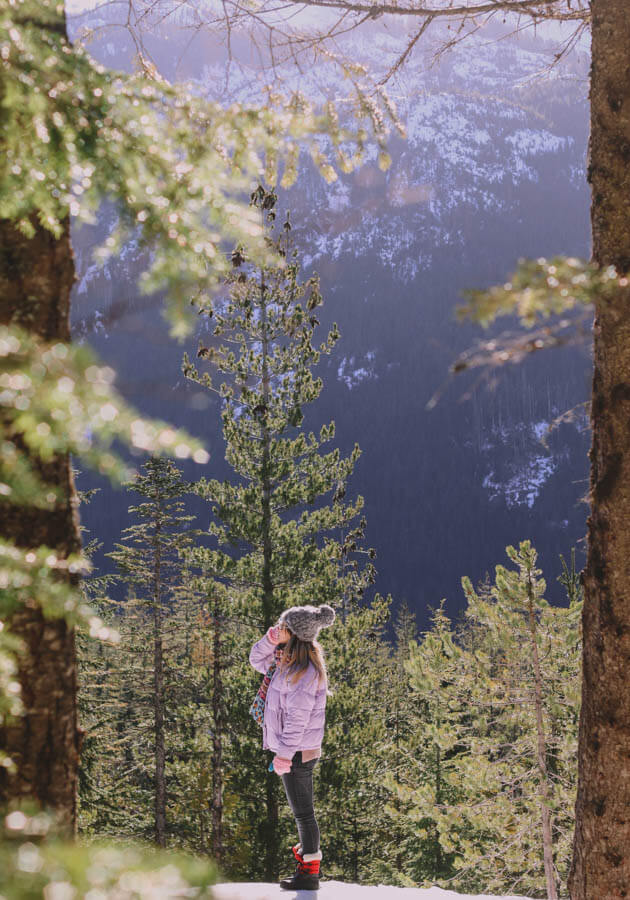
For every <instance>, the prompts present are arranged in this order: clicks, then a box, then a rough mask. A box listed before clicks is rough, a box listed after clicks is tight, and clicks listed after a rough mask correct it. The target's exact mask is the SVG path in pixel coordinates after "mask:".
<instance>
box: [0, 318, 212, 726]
mask: <svg viewBox="0 0 630 900" xmlns="http://www.w3.org/2000/svg"><path fill="white" fill-rule="evenodd" d="M0 358H1V359H2V363H3V372H2V374H1V375H0V408H1V409H2V438H1V441H0V443H1V448H2V453H1V455H0V497H1V500H2V501H3V502H6V503H10V504H12V505H17V506H22V507H24V508H25V509H26V508H27V507H30V508H38V509H42V510H44V511H54V510H55V508H57V507H58V506H62V505H63V504H64V503H66V502H67V499H66V498H65V497H64V496H63V491H62V489H61V487H59V486H57V485H55V484H53V483H50V482H48V481H46V482H44V481H43V480H42V478H41V474H40V471H41V470H40V468H39V466H40V463H47V462H50V460H51V459H52V458H53V457H54V456H55V455H57V454H65V453H72V454H76V455H80V456H81V457H82V458H83V459H84V460H85V461H86V462H87V463H88V464H90V465H92V466H93V467H94V468H96V469H97V470H98V471H100V472H101V473H102V474H105V475H108V476H109V477H110V478H112V479H113V480H115V481H117V480H120V479H122V478H124V477H126V476H128V475H129V474H131V469H130V468H129V466H128V465H127V464H125V463H124V462H123V460H122V458H121V457H120V455H119V454H118V453H116V452H115V451H114V450H113V449H112V444H113V443H114V441H116V440H120V441H124V442H125V443H127V444H130V445H131V446H133V447H136V448H137V449H138V450H143V451H146V450H148V451H151V452H153V453H162V452H170V453H174V454H175V455H176V456H179V457H192V458H193V459H195V460H196V461H197V462H203V461H205V460H206V459H207V458H208V454H207V453H206V451H205V450H204V449H203V448H202V446H201V444H200V443H199V441H197V440H195V439H194V438H192V437H190V436H189V435H188V434H186V433H185V432H183V431H181V430H176V429H173V428H171V427H170V426H168V425H165V424H164V423H161V422H158V421H148V420H146V419H143V418H141V417H140V416H138V414H137V413H136V412H135V411H134V410H133V409H132V408H131V407H129V406H128V405H127V404H126V403H125V402H124V400H123V399H122V397H121V396H120V395H119V394H118V393H117V392H116V390H115V389H114V387H113V385H112V381H113V376H114V373H113V371H112V370H111V369H110V368H109V367H107V366H99V365H97V364H96V362H95V360H94V357H93V355H92V354H91V353H90V351H89V350H88V349H87V348H86V347H73V346H71V345H68V344H64V343H62V342H57V343H53V344H44V343H42V342H41V341H38V340H36V339H35V338H34V337H33V336H31V335H29V334H28V333H27V332H25V331H23V330H22V329H19V328H8V327H6V326H0ZM89 570H90V564H89V560H88V558H87V556H86V555H85V554H81V553H75V554H70V555H65V556H64V555H63V554H61V553H59V551H56V550H53V549H51V548H49V547H45V546H34V547H26V548H23V547H17V546H15V544H14V543H13V542H12V541H11V540H8V539H4V538H3V539H1V540H0V587H1V588H2V592H1V595H0V596H1V599H0V620H5V619H6V618H7V617H8V616H10V615H11V614H12V613H13V612H14V611H15V610H16V609H17V608H19V607H20V606H21V605H22V604H24V603H27V602H33V601H36V602H37V603H38V604H39V605H40V606H41V608H42V610H43V611H44V614H45V615H46V616H63V617H65V618H66V619H67V620H68V621H69V622H70V623H72V624H74V625H78V626H80V627H82V628H84V629H85V630H86V632H87V633H89V634H90V635H91V636H92V637H98V638H101V639H103V638H108V637H109V631H108V629H107V628H106V627H105V626H104V625H103V622H102V621H101V619H100V618H99V616H97V615H96V614H95V612H94V610H93V609H91V607H90V605H89V604H88V603H86V602H85V599H84V598H83V597H82V596H81V594H80V592H79V591H78V590H77V579H78V577H79V576H81V575H86V574H87V573H88V572H89ZM18 649H19V645H18V644H17V643H16V642H15V641H14V640H12V639H11V638H10V636H9V635H8V634H7V633H6V631H4V630H0V653H1V654H2V656H1V660H2V663H1V665H2V672H3V673H4V677H2V678H0V697H3V698H4V699H2V700H0V715H1V714H2V711H3V710H4V711H9V710H11V711H13V712H17V711H18V708H19V707H18V706H17V704H16V695H15V690H14V688H15V687H16V682H15V681H14V680H13V679H12V678H10V679H9V680H8V681H7V679H8V678H9V675H10V674H11V673H13V674H14V673H15V668H14V663H13V662H12V659H13V654H14V653H15V652H16V651H17V650H18ZM5 690H6V691H7V692H8V693H7V694H6V695H5Z"/></svg>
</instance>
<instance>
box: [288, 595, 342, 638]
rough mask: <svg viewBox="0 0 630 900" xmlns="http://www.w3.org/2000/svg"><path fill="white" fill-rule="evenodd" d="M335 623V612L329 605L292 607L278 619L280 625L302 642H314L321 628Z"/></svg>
mask: <svg viewBox="0 0 630 900" xmlns="http://www.w3.org/2000/svg"><path fill="white" fill-rule="evenodd" d="M334 621H335V610H334V609H333V608H332V606H328V604H327V603H323V604H322V605H321V606H310V605H307V606H292V607H291V609H286V610H285V611H284V612H283V613H282V615H281V616H280V618H279V619H278V624H279V625H284V626H286V627H287V628H289V629H290V630H291V631H292V632H293V634H294V635H296V637H299V639H300V640H301V641H314V640H316V638H317V635H318V634H319V632H320V629H321V628H328V627H329V626H330V625H332V623H333V622H334Z"/></svg>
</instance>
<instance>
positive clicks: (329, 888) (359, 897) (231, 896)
mask: <svg viewBox="0 0 630 900" xmlns="http://www.w3.org/2000/svg"><path fill="white" fill-rule="evenodd" d="M212 892H213V894H214V896H215V898H216V900H278V898H280V897H290V898H291V900H297V898H301V900H337V898H340V900H528V898H527V897H516V896H514V895H512V894H510V895H509V896H508V895H507V894H506V895H505V896H504V897H496V896H493V897H491V896H490V894H477V895H476V896H472V895H468V894H466V895H464V894H456V893H455V892H454V891H444V890H442V889H441V888H436V887H432V888H400V887H391V886H390V885H386V884H379V885H360V884H345V883H344V882H342V881H322V882H321V883H320V889H319V891H297V892H286V891H283V890H282V889H281V888H280V887H279V886H278V885H277V884H258V883H253V884H251V883H250V884H247V883H243V884H217V885H215V886H214V887H213V889H212Z"/></svg>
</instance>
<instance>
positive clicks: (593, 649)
mask: <svg viewBox="0 0 630 900" xmlns="http://www.w3.org/2000/svg"><path fill="white" fill-rule="evenodd" d="M591 7H592V64H591V91H590V99H591V135H590V146H589V156H590V159H589V173H588V174H589V181H590V184H591V191H592V206H591V219H592V229H593V258H594V260H595V261H596V262H598V263H599V264H601V265H611V264H612V265H614V266H615V267H616V268H617V271H618V272H619V274H622V273H628V271H629V270H630V216H629V207H628V201H629V188H630V63H629V59H628V46H630V5H629V4H628V3H627V0H592V4H591ZM593 336H594V344H593V348H594V373H593V387H592V409H591V427H592V445H591V451H590V461H591V479H590V495H591V496H590V499H591V514H590V517H589V520H588V558H587V564H586V569H585V571H584V575H583V583H584V613H583V625H584V650H583V674H582V711H581V717H580V734H579V748H578V760H579V765H578V769H579V773H578V797H577V805H576V831H575V839H574V852H573V861H572V867H571V873H570V877H569V890H570V894H571V897H572V900H594V898H606V900H615V898H620V897H628V896H630V813H629V810H630V679H629V677H628V673H629V671H630V291H629V290H628V288H620V289H619V291H618V293H617V294H616V295H615V296H614V298H613V299H612V300H608V301H607V302H603V301H598V302H597V303H596V305H595V320H594V326H593Z"/></svg>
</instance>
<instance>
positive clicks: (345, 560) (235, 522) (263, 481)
mask: <svg viewBox="0 0 630 900" xmlns="http://www.w3.org/2000/svg"><path fill="white" fill-rule="evenodd" d="M252 205H253V206H254V207H255V208H256V209H258V210H259V212H260V215H261V218H262V220H263V221H264V222H265V223H266V226H267V228H268V230H269V242H270V247H272V248H273V249H274V250H275V253H276V255H279V256H280V257H281V258H282V259H283V260H284V264H283V265H281V266H279V265H275V264H274V265H269V266H266V267H265V266H263V267H260V266H253V265H251V264H250V263H249V262H248V260H247V258H246V256H245V253H244V251H243V249H237V250H236V251H235V252H234V254H233V257H232V261H233V273H232V276H231V277H230V279H229V281H228V289H229V290H228V297H227V299H226V301H225V304H224V306H223V307H222V308H221V309H220V310H215V311H214V313H213V312H212V311H210V310H206V313H207V314H208V315H213V322H214V328H213V336H214V339H215V340H214V341H213V342H212V344H211V345H210V346H201V347H200V348H199V351H198V354H197V355H198V358H200V359H205V360H208V361H209V362H210V363H211V364H212V365H213V366H214V367H216V369H217V370H218V372H219V373H220V374H221V375H222V376H223V377H224V378H225V380H224V381H223V382H222V383H221V384H220V385H219V386H218V387H215V384H214V382H213V379H212V377H211V375H210V373H209V372H203V373H200V372H199V371H198V369H197V367H196V366H195V365H193V364H192V362H191V361H190V359H189V358H188V356H185V357H184V363H183V370H184V373H185V374H186V376H187V377H188V378H190V379H191V380H193V381H195V382H196V383H197V384H200V385H202V386H204V387H206V388H208V389H209V390H213V391H216V392H217V393H218V395H219V396H220V398H221V400H222V402H223V407H222V414H221V415H222V422H223V435H224V438H225V441H226V459H227V461H228V463H229V464H230V466H231V467H232V469H233V470H234V472H235V475H236V480H234V481H233V482H229V481H223V482H220V481H217V480H206V479H201V480H200V481H199V482H197V484H196V487H195V490H196V492H197V493H198V494H199V496H201V497H203V498H204V499H206V500H207V501H209V502H210V503H212V511H213V514H214V519H213V521H212V522H211V525H210V529H209V530H210V533H211V534H212V535H213V536H214V537H215V538H216V544H217V546H216V548H211V549H210V548H205V547H196V548H195V549H194V550H193V551H190V552H189V553H188V554H187V555H188V559H189V560H190V562H191V564H192V565H193V566H195V567H199V568H200V569H201V570H202V571H203V573H204V575H205V576H206V577H207V578H208V579H209V581H211V582H214V583H218V584H219V585H222V586H223V587H224V588H225V589H226V591H227V597H228V602H229V604H230V605H229V606H228V609H227V610H226V612H227V614H228V615H229V616H230V617H233V618H235V619H238V618H239V617H240V618H242V620H243V621H246V620H247V618H250V619H251V618H253V619H255V620H256V626H257V627H256V630H255V631H252V632H250V638H252V639H253V640H255V639H256V637H259V636H260V634H261V633H262V631H264V630H265V629H266V628H268V627H269V625H271V624H273V623H274V622H275V621H276V619H277V617H278V615H279V614H280V612H281V611H282V610H283V609H285V608H286V607H288V606H291V605H298V604H304V603H315V604H317V603H324V602H325V603H330V604H332V605H333V606H337V607H339V606H340V605H342V604H343V602H344V598H346V599H347V602H351V601H352V599H353V598H354V597H357V596H360V595H362V594H363V592H364V590H365V587H366V586H367V585H368V584H369V583H371V582H372V581H373V578H374V575H373V568H372V566H371V564H368V565H367V566H366V567H365V568H364V569H362V568H361V566H360V565H358V563H357V565H355V564H354V563H353V562H352V560H353V558H354V557H356V555H357V553H360V552H361V549H360V547H359V543H358V541H359V539H360V538H359V533H360V532H362V524H361V523H359V524H358V525H356V524H355V523H356V520H357V518H358V516H359V515H360V511H361V508H362V505H363V501H362V498H360V497H358V498H357V499H356V500H354V501H353V502H346V501H345V500H344V495H345V486H346V483H347V480H348V478H349V476H350V474H351V473H352V470H353V468H354V465H355V463H356V461H357V459H358V457H359V452H360V451H359V448H358V447H357V446H355V447H354V449H353V450H352V451H351V453H350V455H349V456H348V457H346V458H344V457H342V456H341V455H340V453H339V450H338V449H333V450H331V451H328V452H324V451H323V446H324V445H325V444H327V443H329V442H330V441H331V440H332V439H333V437H334V432H335V429H334V423H332V422H331V423H329V424H327V425H324V426H322V428H321V429H320V431H319V434H318V435H316V434H315V433H313V432H309V433H306V432H305V430H304V428H303V421H304V413H303V408H304V407H305V406H306V405H307V404H309V403H312V402H313V401H314V400H316V399H317V397H318V396H319V394H320V391H321V389H322V381H321V379H320V378H317V377H315V375H314V372H313V370H314V368H315V367H316V365H317V364H318V362H319V359H320V357H321V355H322V354H329V353H330V352H331V351H332V349H333V347H334V345H335V343H336V341H337V339H338V337H339V334H338V331H337V328H336V326H333V328H332V329H331V330H330V331H329V333H328V334H327V336H326V337H325V339H324V340H323V341H322V342H321V343H320V344H319V345H318V346H316V345H315V343H314V332H315V329H316V327H317V326H318V324H319V321H318V319H317V316H316V310H317V308H318V306H319V305H320V304H321V303H322V297H321V294H320V290H319V283H318V280H317V278H316V277H312V278H310V279H308V280H307V281H306V282H305V283H302V282H300V280H299V265H298V260H297V254H296V252H295V251H294V250H293V249H292V247H291V241H290V231H291V226H290V223H289V218H288V216H287V218H286V220H285V222H284V223H283V225H282V229H281V235H280V236H279V237H275V238H274V237H273V236H272V235H273V231H274V228H275V218H276V196H275V194H274V193H273V192H267V191H265V190H264V189H263V188H259V189H258V190H257V191H256V192H255V193H254V194H253V195H252ZM326 495H331V498H330V501H329V502H328V503H326V502H325V501H324V498H325V497H326ZM357 528H358V529H359V532H357V531H356V529H357ZM339 534H341V535H343V536H345V537H344V539H343V540H342V541H340V540H339ZM346 538H347V543H346ZM365 552H366V553H368V552H369V551H365ZM371 555H373V553H372V554H371ZM212 589H213V588H211V587H210V586H209V588H208V590H212ZM325 640H326V641H327V640H328V637H327V638H326V639H325ZM258 680H259V679H258V677H257V676H256V677H255V678H254V677H253V676H252V674H251V672H248V673H247V675H246V677H245V678H244V680H243V682H242V683H243V692H244V696H243V698H242V699H241V700H240V702H241V704H247V705H248V703H249V700H250V698H251V696H253V693H255V690H256V686H257V682H258ZM248 726H249V733H250V734H252V728H253V727H254V726H253V723H252V722H250V723H248ZM257 738H258V741H259V740H260V736H259V734H258V735H257ZM250 752H251V753H252V757H251V764H252V768H251V769H249V771H248V773H247V777H248V779H249V782H250V787H249V792H250V794H251V790H252V788H251V783H252V782H254V783H255V782H258V781H260V775H259V774H258V773H259V772H260V770H261V768H262V766H261V762H260V752H259V750H258V752H257V753H256V749H255V742H254V743H253V744H252V746H251V748H250ZM243 765H244V764H243ZM263 784H264V808H265V809H266V821H264V822H262V821H261V819H260V805H259V806H258V809H257V810H255V812H256V814H257V816H258V822H259V828H258V834H257V837H254V838H253V840H254V841H255V843H256V845H257V847H259V848H260V851H259V853H258V857H259V858H262V860H263V872H262V873H261V874H264V877H265V878H266V879H267V880H272V879H275V878H276V877H277V873H278V856H277V854H278V845H279V829H280V813H279V799H280V791H279V782H278V778H277V776H276V775H275V774H274V773H269V772H266V773H265V775H264V782H263ZM255 860H256V858H254V860H253V861H255Z"/></svg>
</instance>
